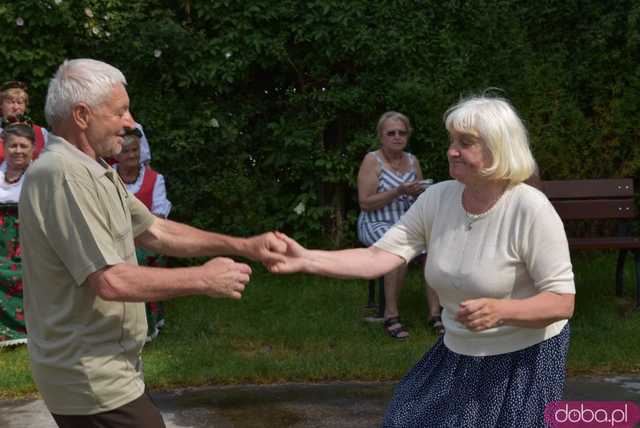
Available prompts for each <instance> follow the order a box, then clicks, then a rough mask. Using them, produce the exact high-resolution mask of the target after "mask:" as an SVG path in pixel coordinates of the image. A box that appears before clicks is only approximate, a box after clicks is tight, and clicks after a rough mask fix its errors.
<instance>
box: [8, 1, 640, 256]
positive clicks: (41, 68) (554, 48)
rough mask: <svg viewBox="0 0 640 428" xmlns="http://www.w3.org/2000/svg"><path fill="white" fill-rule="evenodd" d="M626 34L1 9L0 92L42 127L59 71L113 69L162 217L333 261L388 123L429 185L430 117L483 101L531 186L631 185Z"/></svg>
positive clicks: (399, 5) (450, 14) (542, 5)
mask: <svg viewBox="0 0 640 428" xmlns="http://www.w3.org/2000/svg"><path fill="white" fill-rule="evenodd" d="M639 21H640V2H638V1H624V0H621V1H615V2H611V1H604V0H602V1H593V0H584V1H578V0H540V1H536V2H523V1H515V0H510V1H508V0H505V1H501V0H493V1H489V0H487V1H481V0H472V1H453V0H445V1H439V0H438V1H429V0H425V1H420V0H414V1H408V0H405V1H384V2H372V1H365V0H349V1H344V0H342V1H337V0H308V1H277V2H274V1H272V0H245V1H210V0H198V1H192V0H181V1H177V0H174V1H171V0H167V1H161V0H148V1H141V0H127V1H124V0H87V1H79V0H13V1H11V2H3V3H2V4H0V60H1V62H2V67H1V68H0V77H1V78H2V79H5V80H8V79H16V78H17V79H23V80H26V81H28V82H29V83H30V85H31V91H30V92H31V96H32V111H31V113H32V115H33V116H34V117H35V118H36V119H38V120H40V121H41V122H42V116H43V115H42V107H43V98H44V94H45V92H46V86H47V81H48V79H49V77H50V76H51V75H52V74H53V73H54V71H55V69H56V67H57V65H58V64H59V63H60V62H61V61H62V60H63V59H64V58H73V57H83V56H85V57H93V58H97V59H101V60H105V61H107V62H110V63H112V64H114V65H116V66H118V67H119V68H121V69H122V70H123V71H124V72H125V75H126V76H127V78H128V80H129V92H130V95H131V99H132V110H133V112H134V115H135V117H136V119H137V120H138V121H139V122H141V123H142V124H143V125H144V127H145V131H146V132H147V134H148V136H149V139H150V142H151V147H152V152H153V165H154V167H156V168H157V169H158V170H160V171H161V172H162V173H163V174H165V176H166V178H167V181H168V187H169V192H170V198H171V199H172V201H173V202H174V205H175V207H176V209H175V212H174V218H176V219H179V220H182V221H187V222H189V223H193V224H196V225H199V226H202V227H206V228H212V229H215V230H218V231H222V232H227V233H233V234H241V235H245V234H253V233H257V232H261V231H263V230H266V229H272V228H279V229H283V230H285V231H288V232H290V233H292V234H293V235H295V236H296V237H298V238H300V239H302V240H303V242H310V241H312V240H313V242H314V244H316V245H319V244H322V245H334V246H342V245H346V244H349V243H353V242H354V241H355V228H354V220H355V217H356V215H357V212H358V210H357V204H356V201H355V185H354V182H355V177H356V173H357V168H358V166H359V164H360V161H361V159H362V156H363V155H364V154H365V153H366V151H368V150H370V149H372V148H374V147H376V145H377V142H376V140H375V137H374V127H375V123H376V120H377V118H378V117H379V115H380V114H381V113H382V112H384V111H385V110H388V109H394V110H399V111H402V112H404V113H406V114H407V115H408V116H409V117H410V118H411V119H412V120H413V123H414V127H415V129H416V133H415V135H414V138H413V140H412V142H411V150H412V151H413V152H414V153H416V154H417V155H418V156H419V157H420V159H421V161H422V163H423V166H424V169H425V175H426V176H429V177H433V178H435V179H436V180H442V179H446V178H447V174H446V170H447V169H446V158H445V150H446V146H447V137H446V133H445V132H444V129H443V126H442V113H443V112H444V111H445V109H446V108H447V107H448V106H449V105H451V104H452V103H454V102H455V101H456V100H457V99H459V97H460V96H464V95H468V94H471V93H478V92H481V91H483V90H485V89H486V88H491V87H493V88H500V89H499V91H498V92H499V93H501V94H502V95H504V96H506V97H508V98H509V99H511V100H512V102H513V103H514V105H515V106H516V107H517V108H518V109H519V110H520V112H521V114H522V116H523V118H524V119H525V121H526V123H527V126H528V129H529V132H530V136H531V143H532V146H533V149H534V152H535V155H536V157H537V159H538V161H539V164H540V167H541V169H542V174H543V177H544V178H568V177H614V176H634V175H636V173H637V170H638V167H639V162H640V153H639V147H640V144H639V143H640V141H639V140H640V127H639V126H638V124H639V123H640V120H639V119H640V96H639V95H640V63H639V61H638V59H639V58H640V22H639ZM20 24H21V25H20ZM303 206H304V208H305V210H304V212H303V213H302V214H298V213H296V212H295V211H294V208H295V207H303Z"/></svg>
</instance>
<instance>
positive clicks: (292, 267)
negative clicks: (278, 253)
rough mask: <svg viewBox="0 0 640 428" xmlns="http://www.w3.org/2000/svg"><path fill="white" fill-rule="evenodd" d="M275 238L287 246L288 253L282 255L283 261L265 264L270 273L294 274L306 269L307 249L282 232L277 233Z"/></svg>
mask: <svg viewBox="0 0 640 428" xmlns="http://www.w3.org/2000/svg"><path fill="white" fill-rule="evenodd" d="M275 236H276V237H277V238H278V239H279V240H280V241H282V242H283V243H284V244H286V251H285V252H284V254H282V256H283V257H282V259H281V260H278V261H276V262H274V263H269V264H265V266H266V267H267V268H268V269H269V271H271V272H273V273H293V272H300V271H302V270H303V268H304V264H305V261H306V259H305V255H306V253H307V252H308V250H307V249H306V248H304V247H303V246H302V245H300V244H298V243H297V242H296V241H295V240H293V239H291V238H289V237H288V236H287V235H285V234H284V233H281V232H275Z"/></svg>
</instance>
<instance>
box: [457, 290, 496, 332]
mask: <svg viewBox="0 0 640 428" xmlns="http://www.w3.org/2000/svg"><path fill="white" fill-rule="evenodd" d="M503 303H504V301H501V300H498V299H487V298H482V299H472V300H465V301H464V302H462V303H460V309H459V310H458V313H457V314H456V321H458V322H459V323H461V324H462V325H464V326H465V327H467V328H468V329H469V330H471V331H482V330H487V329H489V328H493V327H498V326H500V325H502V324H503V316H502V309H503V308H502V306H503Z"/></svg>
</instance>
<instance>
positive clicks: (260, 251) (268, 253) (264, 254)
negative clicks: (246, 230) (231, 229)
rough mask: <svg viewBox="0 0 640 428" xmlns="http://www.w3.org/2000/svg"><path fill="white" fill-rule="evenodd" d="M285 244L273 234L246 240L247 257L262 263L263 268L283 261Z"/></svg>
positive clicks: (285, 249) (264, 234)
mask: <svg viewBox="0 0 640 428" xmlns="http://www.w3.org/2000/svg"><path fill="white" fill-rule="evenodd" d="M286 251H287V244H286V243H285V242H284V241H282V240H281V239H278V238H277V237H276V235H275V233H273V232H267V233H263V234H262V235H258V236H254V237H252V238H247V254H246V255H247V257H249V258H251V259H253V260H257V261H259V262H262V263H263V264H264V265H265V266H267V265H271V264H274V263H277V262H282V261H284V260H285V258H284V255H283V254H284V253H285V252H286Z"/></svg>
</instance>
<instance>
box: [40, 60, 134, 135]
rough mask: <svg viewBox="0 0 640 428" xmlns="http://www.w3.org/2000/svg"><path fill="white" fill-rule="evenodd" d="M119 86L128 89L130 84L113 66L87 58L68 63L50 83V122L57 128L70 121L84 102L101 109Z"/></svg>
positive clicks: (63, 65) (45, 108) (47, 115)
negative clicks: (64, 121)
mask: <svg viewBox="0 0 640 428" xmlns="http://www.w3.org/2000/svg"><path fill="white" fill-rule="evenodd" d="M117 84H122V85H126V84H127V80H126V79H125V77H124V75H123V74H122V72H121V71H120V70H118V69H117V68H115V67H114V66H112V65H109V64H107V63H105V62H102V61H96V60H94V59H85V58H82V59H73V60H65V61H64V62H63V63H62V65H60V67H59V68H58V71H57V72H56V74H55V76H54V77H53V79H51V81H50V82H49V89H48V91H47V100H46V103H45V107H44V113H45V117H46V118H47V122H48V123H49V125H51V126H53V125H54V124H56V123H58V122H59V121H62V120H65V119H67V118H69V116H70V115H71V110H72V109H73V106H74V105H76V104H78V103H81V102H82V103H86V104H87V105H88V106H89V107H98V106H99V105H101V104H102V103H103V102H105V101H107V99H108V97H109V96H110V95H111V91H112V90H113V87H114V86H115V85H117Z"/></svg>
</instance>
